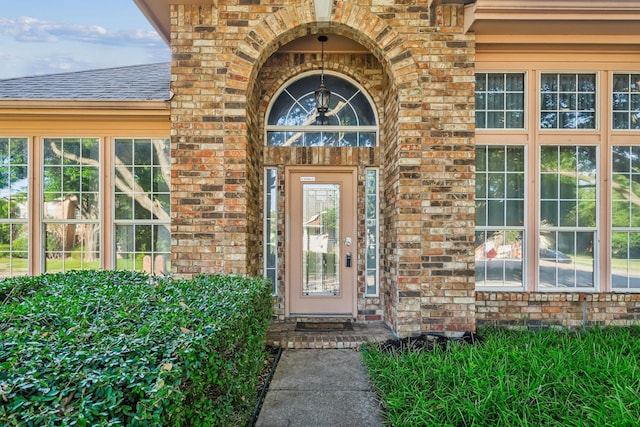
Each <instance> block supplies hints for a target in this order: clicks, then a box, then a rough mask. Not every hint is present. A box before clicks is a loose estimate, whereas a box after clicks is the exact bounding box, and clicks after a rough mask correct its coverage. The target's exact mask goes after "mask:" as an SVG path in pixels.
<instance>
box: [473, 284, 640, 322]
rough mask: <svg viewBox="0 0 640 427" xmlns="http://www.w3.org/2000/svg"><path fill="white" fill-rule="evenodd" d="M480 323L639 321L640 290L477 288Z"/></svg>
mask: <svg viewBox="0 0 640 427" xmlns="http://www.w3.org/2000/svg"><path fill="white" fill-rule="evenodd" d="M476 299H477V301H476V322H477V324H478V325H479V326H485V325H491V326H506V327H519V326H527V327H548V326H562V327H566V328H578V327H581V326H582V325H583V322H584V323H585V324H586V325H587V326H605V325H610V326H631V325H637V324H638V323H639V322H640V294H622V293H602V294H596V293H586V294H584V293H583V294H581V293H559V292H549V293H547V292H486V291H477V292H476Z"/></svg>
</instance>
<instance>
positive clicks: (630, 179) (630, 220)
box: [611, 145, 640, 291]
mask: <svg viewBox="0 0 640 427" xmlns="http://www.w3.org/2000/svg"><path fill="white" fill-rule="evenodd" d="M611 162H612V167H611V170H612V176H611V194H612V208H611V287H612V289H614V290H623V291H624V290H631V289H635V290H640V145H631V146H623V145H616V146H613V147H612V156H611Z"/></svg>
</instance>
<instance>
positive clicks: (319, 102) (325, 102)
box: [313, 36, 331, 124]
mask: <svg viewBox="0 0 640 427" xmlns="http://www.w3.org/2000/svg"><path fill="white" fill-rule="evenodd" d="M327 40H328V38H327V36H319V37H318V41H319V42H320V43H321V45H322V68H321V71H320V87H319V88H318V89H317V90H316V91H315V92H314V93H313V96H314V98H315V100H316V110H317V111H318V120H319V122H320V124H323V123H324V120H325V114H326V113H327V112H328V111H329V99H330V98H331V92H330V91H329V89H327V88H326V87H325V85H324V42H326V41H327Z"/></svg>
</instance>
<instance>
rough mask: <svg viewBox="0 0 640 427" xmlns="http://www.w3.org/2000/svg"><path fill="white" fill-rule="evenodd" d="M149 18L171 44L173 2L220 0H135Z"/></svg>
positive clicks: (214, 2)
mask: <svg viewBox="0 0 640 427" xmlns="http://www.w3.org/2000/svg"><path fill="white" fill-rule="evenodd" d="M133 2H134V3H135V4H136V6H138V9H140V10H141V11H142V13H143V14H144V16H146V17H147V20H148V21H149V22H150V23H151V25H152V26H153V28H155V29H156V31H157V32H158V34H160V37H162V39H163V40H164V41H165V43H167V44H169V43H170V40H171V5H172V4H213V5H214V6H216V5H217V3H218V0H133Z"/></svg>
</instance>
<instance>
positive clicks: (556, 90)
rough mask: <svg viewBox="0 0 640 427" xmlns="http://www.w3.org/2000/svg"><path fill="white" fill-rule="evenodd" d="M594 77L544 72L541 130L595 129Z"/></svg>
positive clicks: (541, 87)
mask: <svg viewBox="0 0 640 427" xmlns="http://www.w3.org/2000/svg"><path fill="white" fill-rule="evenodd" d="M595 91H596V75H595V74H592V73H590V74H568V73H567V74H564V73H563V74H560V73H543V74H542V75H541V81H540V102H541V103H540V105H541V111H540V128H541V129H595V127H596V123H595V117H596V115H595V112H596V96H595Z"/></svg>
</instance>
